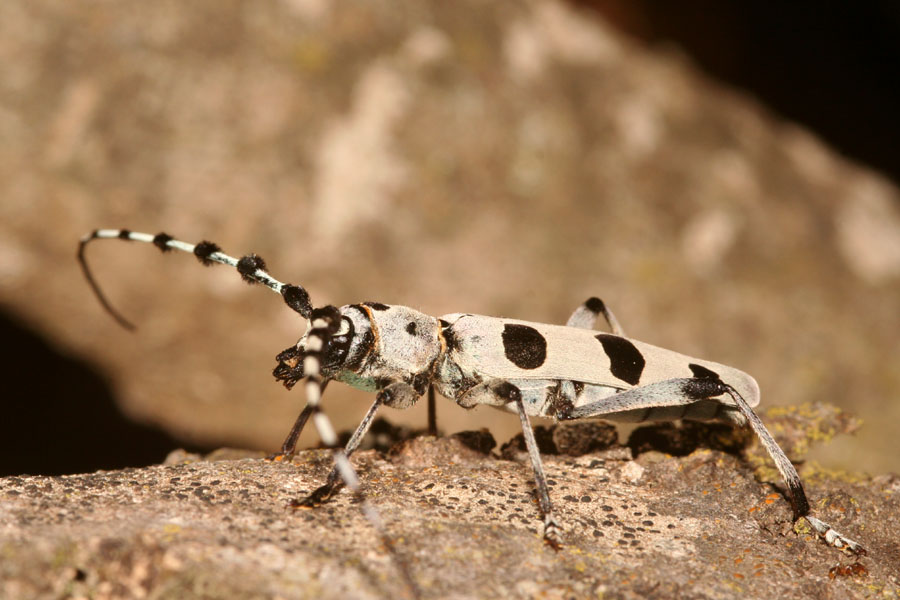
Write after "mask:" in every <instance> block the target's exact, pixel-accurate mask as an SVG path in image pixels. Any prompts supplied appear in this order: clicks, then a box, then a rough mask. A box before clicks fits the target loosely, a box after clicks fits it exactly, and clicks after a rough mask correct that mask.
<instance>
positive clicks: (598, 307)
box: [584, 297, 606, 315]
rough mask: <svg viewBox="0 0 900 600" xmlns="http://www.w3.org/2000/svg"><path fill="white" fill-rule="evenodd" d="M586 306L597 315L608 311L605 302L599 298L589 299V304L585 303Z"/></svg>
mask: <svg viewBox="0 0 900 600" xmlns="http://www.w3.org/2000/svg"><path fill="white" fill-rule="evenodd" d="M584 305H585V306H586V307H587V309H588V310H589V311H591V312H592V313H594V314H595V315H599V314H600V313H602V312H604V311H605V310H606V306H605V305H604V304H603V300H601V299H600V298H597V297H594V298H588V300H587V302H585V303H584Z"/></svg>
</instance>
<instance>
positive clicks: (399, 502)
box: [0, 432, 900, 600]
mask: <svg viewBox="0 0 900 600" xmlns="http://www.w3.org/2000/svg"><path fill="white" fill-rule="evenodd" d="M486 435H487V434H485V433H476V432H472V433H471V434H467V435H464V436H451V437H448V438H442V439H438V438H433V437H419V438H415V439H412V440H407V441H405V442H402V443H401V444H399V445H397V446H394V449H393V450H392V451H391V452H389V453H388V454H381V453H378V452H376V451H374V450H368V451H363V452H361V453H360V454H359V455H358V456H356V457H355V458H354V462H355V464H356V465H357V467H358V469H359V471H360V473H361V475H362V479H363V482H364V486H365V489H366V493H367V494H368V496H369V498H370V500H371V502H372V504H373V505H374V506H376V507H377V509H378V511H379V512H380V514H381V516H382V518H383V520H384V521H385V523H386V524H387V530H388V532H389V535H390V537H391V538H392V539H393V541H394V545H395V548H396V551H397V555H398V557H399V558H397V559H393V560H392V559H391V558H390V557H389V555H388V554H387V553H386V551H385V548H384V546H383V545H382V544H381V541H380V539H379V538H378V536H377V535H376V533H375V531H374V530H373V529H372V527H371V526H370V524H369V523H368V522H367V521H366V520H365V519H364V518H363V516H362V514H361V511H360V507H359V505H358V503H357V502H356V500H355V499H354V498H353V497H352V495H350V494H348V493H347V492H346V491H342V492H341V493H339V494H337V496H336V497H335V498H333V499H332V500H331V501H330V502H329V503H327V504H325V505H323V506H320V507H317V508H315V509H308V510H296V509H291V508H288V507H287V505H288V503H289V502H290V501H291V500H293V499H296V498H298V497H302V496H303V495H304V494H305V493H309V492H311V491H312V490H313V489H315V488H316V487H317V486H318V485H320V484H321V483H322V482H323V481H324V478H325V476H326V474H327V472H328V470H329V469H330V466H331V458H330V453H329V452H328V451H327V450H309V451H304V452H301V453H300V454H299V455H298V456H296V457H295V459H294V461H293V463H292V464H286V463H283V462H269V461H266V460H263V458H262V456H261V455H253V454H252V453H249V454H248V453H246V452H241V451H220V452H218V453H215V454H214V455H211V456H209V457H207V458H206V459H200V457H196V456H194V457H192V456H189V455H183V454H181V455H174V456H172V457H170V460H169V461H168V464H165V465H160V466H154V467H147V468H142V469H125V470H120V471H100V472H97V473H92V474H86V475H67V476H61V477H29V476H22V477H7V478H3V479H0V555H2V556H3V560H2V562H0V596H2V597H3V598H9V599H10V600H16V599H19V598H98V599H100V598H186V599H191V598H235V599H244V598H401V597H404V594H407V593H408V590H406V589H405V588H404V586H403V585H402V583H401V582H402V580H401V578H400V576H399V575H398V571H397V564H396V562H395V560H402V561H403V562H404V564H406V565H407V568H408V569H409V571H410V572H411V574H412V577H413V578H414V580H415V581H416V584H417V586H418V587H419V588H420V591H421V595H422V597H424V598H460V599H462V598H587V597H590V598H600V597H602V598H622V599H638V598H643V599H645V598H653V599H656V598H658V599H669V598H686V599H693V598H698V599H699V598H703V599H712V598H737V597H744V598H782V599H786V600H787V599H795V598H894V597H897V596H898V595H900V543H898V539H900V478H898V477H897V476H879V477H874V478H873V477H863V476H858V477H848V476H846V475H841V476H837V475H834V474H830V475H827V474H823V473H821V472H819V473H817V474H811V475H810V474H807V475H808V476H807V478H806V479H807V492H808V493H809V495H810V498H811V501H812V503H813V505H814V507H815V508H814V511H815V514H816V515H817V516H819V517H820V518H822V519H824V520H826V521H828V522H830V523H831V524H832V525H834V526H835V527H836V528H838V529H840V530H841V531H842V532H844V533H845V534H847V535H849V536H851V537H853V538H855V539H857V540H858V541H860V542H861V543H863V544H864V545H865V546H866V548H867V549H868V551H869V555H868V556H867V557H862V558H860V559H858V560H856V559H853V558H850V557H845V556H843V555H842V554H840V553H839V552H837V551H836V550H834V549H832V548H829V547H827V546H826V545H825V544H824V543H823V542H821V541H820V540H818V539H816V538H815V537H813V536H812V535H810V533H809V531H808V530H807V529H806V528H804V527H802V526H796V527H794V528H793V529H792V526H791V521H790V510H789V508H788V504H787V502H786V501H785V500H784V499H783V498H782V497H781V496H780V495H779V493H778V491H777V489H776V488H774V487H773V486H772V485H771V484H769V483H761V482H760V481H759V480H758V479H757V478H756V476H755V475H754V471H753V469H752V468H751V467H750V463H748V461H745V460H743V459H741V458H739V457H738V456H736V455H734V454H727V453H724V452H722V451H719V450H709V449H705V448H700V449H698V450H695V451H693V452H692V453H690V454H688V455H687V456H682V457H673V456H671V455H667V454H664V453H662V452H660V451H659V450H651V451H647V452H644V453H642V454H640V455H638V456H636V457H634V459H632V456H631V452H630V450H629V449H628V448H627V447H624V446H618V445H615V444H614V445H612V446H611V447H609V448H607V449H605V450H601V451H598V452H592V453H590V454H585V455H580V456H568V455H546V456H545V457H544V465H545V468H546V471H547V475H548V477H549V480H550V486H551V494H552V497H553V501H554V503H555V506H556V510H557V512H558V516H559V517H560V520H561V522H562V525H563V529H564V532H565V533H564V544H565V545H564V547H563V548H562V549H561V550H560V551H558V552H557V551H553V550H552V549H550V548H549V547H547V546H546V545H545V544H544V543H543V542H542V539H541V536H540V533H539V531H540V521H539V516H538V511H537V505H536V503H535V501H534V499H533V494H532V489H533V488H532V486H533V484H532V478H531V468H530V466H529V464H528V463H527V459H526V460H525V462H521V461H514V460H506V459H502V458H500V457H499V456H498V455H488V454H485V453H484V450H485V446H484V443H483V442H484V440H485V436H486ZM664 435H665V434H664V433H659V432H658V435H657V439H660V438H661V437H664ZM551 437H552V436H551ZM563 437H566V438H567V439H572V438H573V437H574V436H573V434H572V432H569V433H568V434H566V435H565V436H563ZM644 437H645V438H646V437H648V436H644ZM684 437H685V436H684V435H682V436H681V439H683V438H684ZM557 438H559V436H557ZM479 448H480V449H479ZM753 452H755V450H751V454H752V453H753ZM751 462H752V461H751ZM779 485H780V482H779Z"/></svg>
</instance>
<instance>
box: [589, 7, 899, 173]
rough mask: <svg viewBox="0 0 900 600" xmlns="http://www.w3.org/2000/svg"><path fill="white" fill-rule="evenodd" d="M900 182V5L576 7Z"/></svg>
mask: <svg viewBox="0 0 900 600" xmlns="http://www.w3.org/2000/svg"><path fill="white" fill-rule="evenodd" d="M575 4H581V5H584V6H587V7H590V8H593V9H596V10H598V11H599V12H601V13H602V14H603V15H604V16H605V17H606V19H607V20H609V21H610V22H612V23H613V24H614V25H615V26H616V27H618V28H619V29H621V30H623V31H624V32H626V33H628V34H630V35H632V36H634V37H637V38H639V39H641V40H643V41H644V42H647V43H648V44H650V45H656V44H660V43H674V44H677V45H678V46H680V47H681V48H682V49H683V50H684V51H685V52H686V53H687V54H688V55H690V57H691V59H692V60H693V61H694V62H696V63H697V64H698V65H699V66H700V67H701V68H702V69H704V70H706V71H707V72H708V73H709V74H711V75H712V76H713V77H715V78H716V79H719V80H721V81H724V82H727V83H728V84H730V85H732V86H734V87H737V88H741V89H743V90H744V91H747V92H749V93H751V94H753V95H754V96H756V97H757V98H759V99H760V100H761V101H762V102H763V103H765V104H767V105H768V106H769V107H770V108H772V109H774V110H775V111H776V112H778V113H780V114H781V115H782V116H784V117H786V118H787V119H789V120H792V121H796V122H798V123H801V124H803V125H804V126H806V127H807V128H809V129H811V130H813V131H815V132H816V133H818V134H819V135H820V136H821V137H822V138H824V139H825V140H826V141H827V142H828V143H829V144H830V145H832V146H833V147H835V148H836V149H837V150H838V151H840V152H842V153H843V154H845V155H847V156H849V157H851V158H853V159H855V160H858V161H861V162H864V163H867V164H869V165H871V166H873V167H875V168H876V169H879V170H881V171H882V172H884V173H885V174H886V175H888V176H889V177H892V178H893V179H894V181H896V182H900V153H898V152H897V151H896V145H897V143H896V140H897V139H900V119H898V118H897V107H898V106H900V77H898V64H900V2H896V1H895V0H860V1H858V2H829V3H821V2H811V1H809V0H805V1H800V2H754V1H753V0H685V1H683V2H654V1H652V0H575Z"/></svg>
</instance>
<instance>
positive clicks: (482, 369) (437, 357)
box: [78, 229, 866, 589]
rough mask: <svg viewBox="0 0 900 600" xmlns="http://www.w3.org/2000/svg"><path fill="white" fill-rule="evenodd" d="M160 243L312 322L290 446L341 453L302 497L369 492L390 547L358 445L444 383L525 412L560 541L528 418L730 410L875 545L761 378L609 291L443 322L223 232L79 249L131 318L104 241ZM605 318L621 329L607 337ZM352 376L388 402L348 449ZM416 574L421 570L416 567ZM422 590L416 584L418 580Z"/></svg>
mask: <svg viewBox="0 0 900 600" xmlns="http://www.w3.org/2000/svg"><path fill="white" fill-rule="evenodd" d="M113 238H115V239H121V240H131V241H138V242H149V243H152V244H154V245H155V246H156V247H157V248H159V249H160V250H162V251H164V252H165V251H168V250H172V249H174V250H181V251H184V252H190V253H193V254H194V255H195V256H196V257H197V258H198V259H199V260H200V262H201V263H203V264H204V265H211V264H212V263H214V262H217V263H222V264H226V265H229V266H232V267H235V268H236V269H237V271H238V272H239V273H240V275H241V277H242V278H243V279H244V280H245V281H246V282H248V283H251V284H253V283H261V284H263V285H265V286H266V287H268V288H269V289H271V290H272V291H274V292H276V293H278V294H281V296H282V298H283V299H284V302H285V303H286V304H287V305H288V306H289V307H290V308H291V309H292V310H294V311H295V312H297V313H298V314H300V316H302V317H303V318H304V319H306V320H307V330H306V333H305V334H304V335H303V336H302V337H301V338H300V339H299V340H298V341H297V343H296V344H293V345H292V346H290V347H288V348H287V349H286V350H284V351H282V352H281V353H280V354H278V356H277V357H276V360H277V362H278V364H277V366H276V367H275V370H274V371H273V374H274V376H275V379H276V380H278V381H281V382H282V383H283V384H284V386H285V387H287V388H288V389H290V388H292V387H293V386H294V385H295V384H296V383H297V382H299V381H300V380H302V379H304V378H305V380H306V383H305V388H306V406H305V407H304V409H303V412H301V414H300V416H299V417H298V418H297V422H296V423H295V424H294V427H293V428H292V429H291V432H290V434H289V435H288V437H287V439H285V441H284V444H283V445H282V454H284V455H291V454H293V452H294V450H295V448H296V442H297V436H298V435H299V433H300V430H301V429H302V428H303V426H304V424H305V423H306V420H307V419H308V417H309V416H312V417H313V422H314V423H315V426H316V429H317V430H318V433H319V436H320V437H321V438H322V441H323V442H324V443H325V444H326V445H327V446H329V447H331V448H333V449H334V461H335V466H334V469H333V470H332V472H331V473H330V475H329V477H328V479H327V482H326V483H325V485H323V486H321V487H320V488H318V489H317V490H315V491H314V492H313V493H312V494H310V496H309V497H307V498H305V499H304V500H301V501H298V502H296V503H295V505H297V506H312V505H316V504H318V503H321V502H324V501H325V500H327V499H328V498H329V497H330V496H331V495H332V494H333V493H334V492H335V491H336V490H337V489H338V488H339V487H340V486H341V485H342V484H343V485H346V486H347V487H348V488H350V489H351V490H352V491H353V492H354V493H356V494H357V495H358V496H359V497H360V498H362V499H363V502H362V506H363V510H364V511H365V513H366V516H367V518H368V519H369V520H370V522H372V524H373V525H374V526H375V528H376V529H377V530H378V531H379V533H380V534H381V536H382V538H383V539H384V540H385V545H386V546H387V547H388V548H389V549H391V548H392V546H391V544H390V540H389V539H388V538H387V536H386V535H385V534H384V528H383V525H382V524H381V520H380V517H379V516H378V513H377V512H376V511H375V509H374V507H372V506H371V505H370V504H368V503H367V502H365V500H364V498H363V497H362V494H361V492H360V484H359V480H358V477H357V475H356V472H355V471H354V469H353V467H352V466H351V465H350V462H349V460H348V457H349V456H350V454H352V453H353V451H354V450H356V448H357V446H358V445H359V443H360V441H361V440H362V438H363V436H365V434H366V432H367V431H368V429H369V426H370V425H371V423H372V419H373V417H374V416H375V413H376V412H377V411H378V409H379V408H380V407H381V406H382V405H384V406H390V407H393V408H409V407H411V406H412V405H414V404H415V403H416V402H417V401H418V400H419V399H420V398H421V397H422V396H423V395H424V394H425V393H426V392H428V394H429V397H430V398H433V391H432V390H433V389H436V390H437V391H438V392H439V393H440V394H441V395H443V396H445V397H447V398H449V399H452V400H454V401H456V403H457V404H459V405H460V406H462V407H465V408H473V407H475V406H478V405H481V404H484V405H488V406H493V407H495V408H501V409H505V410H507V411H510V412H513V413H516V414H518V415H519V419H520V420H521V422H522V432H523V434H524V438H525V445H526V447H527V449H528V455H529V457H530V459H531V466H532V467H533V469H534V480H535V486H536V488H537V497H538V502H539V505H540V511H541V513H542V515H543V519H544V540H545V541H546V542H547V544H549V545H550V546H552V547H554V548H559V546H560V533H561V532H560V526H559V523H558V522H557V520H556V517H555V515H554V512H553V507H552V505H551V502H550V495H549V493H548V490H547V481H546V477H545V476H544V469H543V466H542V464H541V457H540V454H539V452H538V447H537V443H536V442H535V438H534V432H533V431H532V429H531V425H530V423H529V417H551V418H555V419H557V420H570V419H584V418H603V419H608V420H617V421H631V422H641V421H648V420H653V421H665V420H675V419H693V420H718V421H725V422H730V423H734V424H737V425H747V424H749V425H750V427H751V428H752V429H753V431H754V432H755V433H756V435H757V436H758V437H759V439H760V441H761V442H762V444H763V446H764V447H765V448H766V450H767V451H768V453H769V455H770V456H771V457H772V459H773V460H774V461H775V466H776V467H777V468H778V471H779V472H780V473H781V475H782V477H783V478H784V480H785V482H786V483H787V495H788V499H789V500H790V503H791V507H792V508H793V518H794V520H795V521H796V520H798V519H800V518H805V519H806V520H807V521H808V522H809V524H810V525H811V526H812V528H813V530H815V531H816V532H817V533H818V534H819V535H820V536H821V537H822V538H823V539H824V540H825V541H826V542H827V543H828V544H829V545H831V546H834V547H836V548H839V549H841V550H844V551H848V552H852V553H854V554H858V555H860V554H865V552H866V551H865V549H864V548H863V547H862V546H861V545H860V544H858V543H857V542H854V541H853V540H851V539H849V538H847V537H846V536H844V535H842V534H840V533H838V532H837V531H835V530H834V529H833V528H832V527H831V526H830V525H828V524H827V523H824V522H822V521H820V520H819V519H817V518H816V517H813V516H812V515H810V507H809V502H808V501H807V499H806V494H805V492H804V490H803V484H802V483H801V481H800V477H799V475H797V471H796V470H795V469H794V466H793V465H792V464H791V462H790V460H788V458H787V456H785V454H784V451H783V450H782V449H781V448H780V447H779V446H778V444H777V443H776V442H775V440H774V439H773V438H772V436H771V435H770V434H769V432H768V430H767V429H766V427H765V425H763V422H762V421H761V420H760V419H759V417H758V416H757V415H756V413H755V412H754V411H753V408H752V407H754V406H756V405H758V404H759V387H758V386H757V384H756V381H755V380H754V379H753V377H751V376H750V375H747V374H746V373H743V372H741V371H739V370H737V369H734V368H732V367H727V366H725V365H721V364H718V363H714V362H710V361H707V360H700V359H695V358H690V357H688V356H684V355H682V354H678V353H676V352H672V351H671V350H665V349H663V348H658V347H656V346H651V345H650V344H645V343H643V342H639V341H636V340H632V339H629V338H627V337H625V335H624V333H623V331H622V328H621V326H620V325H619V323H618V321H617V320H616V318H615V317H614V316H613V313H612V312H611V311H610V310H609V308H607V307H606V305H605V304H604V303H603V302H602V301H601V300H600V299H598V298H590V299H589V300H587V301H586V302H585V303H584V304H582V305H581V306H579V307H578V308H577V309H576V310H575V312H574V313H573V314H572V316H571V317H570V318H569V320H568V322H567V323H566V325H565V326H560V325H547V324H543V323H531V322H527V321H519V320H515V319H506V318H497V317H485V316H479V315H473V314H468V313H454V314H450V315H444V316H443V317H439V318H435V317H431V316H428V315H425V314H423V313H421V312H419V311H416V310H413V309H412V308H408V307H405V306H391V305H388V304H382V303H380V302H363V303H361V304H348V305H345V306H342V307H340V308H336V307H334V306H324V307H321V308H313V305H312V304H311V302H310V298H309V294H308V293H307V292H306V290H305V289H303V288H302V287H301V286H298V285H292V284H289V283H282V282H280V281H278V280H276V279H275V278H273V277H272V276H271V275H269V273H268V271H267V269H266V265H265V263H264V262H263V260H262V259H261V258H260V257H258V256H256V255H255V254H249V255H247V256H244V257H243V258H240V259H235V258H233V257H231V256H228V255H227V254H224V253H223V252H222V251H221V250H220V248H219V247H218V246H217V245H215V244H213V243H212V242H208V241H202V242H200V243H199V244H196V245H193V244H188V243H185V242H181V241H178V240H175V239H173V238H172V237H171V236H169V235H167V234H165V233H159V234H157V235H150V234H146V233H136V232H132V231H128V230H124V229H98V230H96V231H94V232H92V233H91V234H89V235H87V236H85V237H84V238H82V239H81V243H80V245H79V248H78V259H79V262H80V264H81V266H82V269H83V270H84V274H85V277H86V278H87V280H88V282H89V283H90V285H91V287H92V288H93V290H94V292H95V293H96V295H97V297H98V298H99V300H100V302H101V303H102V304H103V306H104V307H105V308H106V310H107V311H109V312H110V313H111V314H112V316H113V317H115V318H116V320H118V321H119V323H121V324H122V325H124V326H125V327H128V328H131V327H132V325H131V324H130V323H129V322H128V321H126V320H125V319H124V318H123V317H122V316H121V315H120V314H119V313H118V312H116V310H115V309H114V308H112V306H111V305H110V303H109V301H108V300H107V299H106V297H105V296H104V295H103V293H102V292H101V290H100V288H99V287H98V286H97V284H96V282H95V280H94V278H93V276H92V275H91V272H90V270H89V269H88V266H87V263H86V261H85V259H84V250H85V246H86V245H87V244H88V243H89V242H90V241H92V240H95V239H113ZM600 316H603V318H604V319H605V320H606V322H607V324H608V325H609V328H610V329H611V331H612V333H598V332H597V331H595V330H594V329H593V328H594V325H595V322H596V320H597V319H598V317H600ZM331 380H336V381H341V382H343V383H346V384H348V385H351V386H353V387H356V388H359V389H362V390H366V391H371V392H374V393H375V401H374V402H373V403H372V406H371V407H370V408H369V411H368V413H367V414H366V416H365V417H364V418H363V421H362V423H360V425H359V426H358V427H357V429H356V431H355V432H354V433H353V436H352V437H351V438H350V441H349V442H348V443H347V445H346V447H345V448H343V450H342V449H340V448H338V447H337V436H336V435H335V433H334V429H333V428H332V426H331V424H330V421H329V420H328V418H327V417H326V416H325V414H324V413H323V412H322V411H321V409H320V405H319V400H320V398H321V394H322V391H323V390H324V388H325V385H326V384H327V383H328V382H329V381H331ZM404 575H405V576H407V581H408V583H410V584H411V580H410V579H409V578H408V573H406V572H405V569H404ZM411 587H412V589H415V586H414V585H413V584H411Z"/></svg>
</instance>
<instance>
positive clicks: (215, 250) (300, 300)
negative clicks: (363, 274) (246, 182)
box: [78, 229, 312, 331]
mask: <svg viewBox="0 0 900 600" xmlns="http://www.w3.org/2000/svg"><path fill="white" fill-rule="evenodd" d="M99 239H118V240H127V241H130V242H144V243H147V244H153V245H154V246H156V247H157V248H159V249H160V250H161V251H162V252H168V251H170V250H180V251H181V252H187V253H189V254H193V255H194V256H196V257H197V260H199V261H200V262H201V263H202V264H204V265H206V266H209V265H212V264H213V263H221V264H223V265H228V266H229V267H233V268H234V269H236V270H237V271H238V272H239V273H240V274H241V278H242V279H243V280H244V281H246V282H247V283H250V284H254V283H261V284H263V285H264V286H266V287H267V288H269V289H270V290H272V291H273V292H275V293H276V294H280V295H281V297H282V298H283V299H284V302H285V304H287V305H288V306H289V307H290V308H291V310H293V311H294V312H296V313H298V314H300V316H302V317H304V318H306V319H309V316H310V314H312V303H311V302H310V299H309V294H308V293H307V291H306V290H305V289H303V287H301V286H299V285H293V284H290V283H282V282H281V281H278V280H277V279H275V278H274V277H272V276H271V275H270V274H269V272H268V271H267V270H266V263H265V261H263V259H262V258H260V257H259V256H257V255H255V254H248V255H246V256H243V257H241V258H239V259H238V258H234V257H233V256H229V255H227V254H225V253H224V252H222V249H221V248H219V247H218V246H217V245H216V244H214V243H212V242H208V241H205V240H204V241H202V242H200V243H199V244H189V243H187V242H182V241H181V240H176V239H175V238H173V237H172V236H170V235H169V234H167V233H157V234H156V235H152V234H149V233H140V232H137V231H130V230H128V229H95V230H94V231H93V232H91V233H90V234H88V235H86V236H84V237H83V238H81V242H80V243H79V245H78V263H79V264H80V265H81V270H82V271H83V272H84V277H85V279H87V281H88V283H89V284H90V286H91V289H92V290H93V291H94V294H95V295H96V296H97V299H98V300H99V301H100V304H102V305H103V308H105V309H106V312H108V313H109V314H110V315H112V317H113V318H114V319H115V320H116V321H117V322H118V323H119V324H120V325H121V326H122V327H124V328H125V329H129V330H132V331H133V330H134V329H135V326H134V324H133V323H131V321H129V320H128V319H126V318H125V317H124V316H122V314H121V313H120V312H119V311H118V310H116V309H115V308H114V307H113V305H112V303H111V302H110V301H109V299H108V298H107V297H106V295H105V294H104V293H103V290H101V289H100V286H99V284H98V283H97V280H96V279H94V275H93V273H92V272H91V270H90V268H89V267H88V264H87V260H86V259H85V256H84V249H85V247H86V246H87V245H88V243H89V242H92V241H93V240H99Z"/></svg>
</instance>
